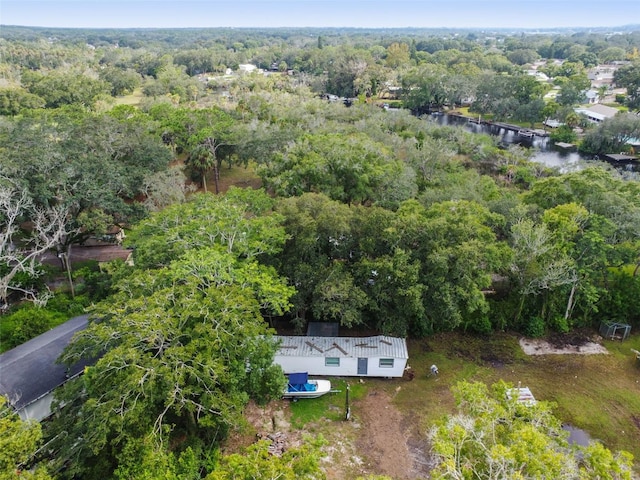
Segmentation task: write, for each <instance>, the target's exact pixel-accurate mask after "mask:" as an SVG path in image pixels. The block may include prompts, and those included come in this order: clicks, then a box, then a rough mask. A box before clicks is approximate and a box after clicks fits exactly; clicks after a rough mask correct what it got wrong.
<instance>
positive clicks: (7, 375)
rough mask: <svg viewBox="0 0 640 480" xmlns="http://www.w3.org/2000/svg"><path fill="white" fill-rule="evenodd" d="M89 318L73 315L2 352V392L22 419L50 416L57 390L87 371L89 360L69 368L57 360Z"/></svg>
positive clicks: (0, 381)
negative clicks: (66, 320)
mask: <svg viewBox="0 0 640 480" xmlns="http://www.w3.org/2000/svg"><path fill="white" fill-rule="evenodd" d="M88 318H89V316H88V315H81V316H79V317H75V318H72V319H71V320H69V321H68V322H65V323H63V324H62V325H59V326H57V327H55V328H53V329H52V330H49V331H48V332H45V333H43V334H42V335H39V336H37V337H36V338H33V339H31V340H29V341H28V342H26V343H23V344H22V345H19V346H17V347H16V348H14V349H12V350H9V351H7V352H5V353H3V354H2V355H0V395H2V396H4V397H6V398H7V400H8V404H9V405H10V406H11V407H13V409H14V410H15V411H16V412H17V413H18V415H20V418H22V419H23V420H28V419H35V420H38V421H40V420H43V419H45V418H47V417H48V416H49V415H51V402H52V401H53V392H54V390H55V389H56V388H58V387H60V386H61V385H63V384H64V383H65V382H67V381H68V380H69V379H71V378H73V377H75V376H77V375H80V374H81V373H82V372H83V371H84V367H85V366H86V365H87V363H88V362H79V363H77V364H76V365H73V366H72V367H71V368H69V369H67V367H66V366H64V365H62V364H58V363H56V360H57V359H58V357H59V356H60V354H61V353H62V351H63V350H64V348H65V347H66V346H67V345H68V344H69V342H70V341H71V338H72V337H73V335H74V334H75V333H76V332H79V331H81V330H83V329H85V328H86V327H87V325H88Z"/></svg>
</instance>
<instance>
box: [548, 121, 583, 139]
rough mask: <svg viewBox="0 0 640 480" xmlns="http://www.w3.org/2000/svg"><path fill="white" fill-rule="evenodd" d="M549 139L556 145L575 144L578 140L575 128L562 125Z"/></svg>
mask: <svg viewBox="0 0 640 480" xmlns="http://www.w3.org/2000/svg"><path fill="white" fill-rule="evenodd" d="M549 137H550V138H551V140H553V141H554V142H556V143H557V142H564V143H575V141H576V140H577V139H578V136H577V135H576V132H574V131H573V128H571V127H570V126H568V125H562V126H560V127H558V128H556V129H555V130H554V131H553V132H551V134H550V135H549Z"/></svg>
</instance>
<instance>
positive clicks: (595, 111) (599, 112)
mask: <svg viewBox="0 0 640 480" xmlns="http://www.w3.org/2000/svg"><path fill="white" fill-rule="evenodd" d="M576 113H584V114H585V115H586V116H587V118H588V119H589V120H591V121H592V122H596V123H600V122H602V121H603V120H605V119H607V118H612V117H615V116H616V114H617V113H618V110H617V109H616V108H613V107H607V106H606V105H600V104H597V105H592V106H590V107H589V108H577V109H576Z"/></svg>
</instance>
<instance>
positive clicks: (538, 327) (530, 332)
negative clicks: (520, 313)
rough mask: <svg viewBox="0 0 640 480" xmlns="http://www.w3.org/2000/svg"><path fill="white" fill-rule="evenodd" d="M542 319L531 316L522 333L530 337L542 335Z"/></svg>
mask: <svg viewBox="0 0 640 480" xmlns="http://www.w3.org/2000/svg"><path fill="white" fill-rule="evenodd" d="M544 331H545V328H544V320H543V319H542V318H540V317H531V319H530V320H529V323H528V324H527V325H525V327H524V333H525V335H527V336H528V337H531V338H540V337H542V336H544Z"/></svg>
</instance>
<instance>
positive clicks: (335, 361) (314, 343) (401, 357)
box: [274, 335, 409, 377]
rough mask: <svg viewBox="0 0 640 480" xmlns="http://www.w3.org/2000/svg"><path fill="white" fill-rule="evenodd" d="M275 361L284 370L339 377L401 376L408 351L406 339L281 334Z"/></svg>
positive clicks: (381, 336) (380, 336)
mask: <svg viewBox="0 0 640 480" xmlns="http://www.w3.org/2000/svg"><path fill="white" fill-rule="evenodd" d="M276 338H277V339H278V340H279V341H280V347H279V349H278V351H277V352H276V355H275V359H274V362H275V363H277V364H278V365H280V366H281V367H282V369H283V370H284V372H285V373H293V372H308V373H309V375H325V376H337V377H356V376H358V377H402V375H403V373H404V369H405V367H406V365H407V360H408V358H409V353H408V350H407V342H406V341H405V339H404V338H396V337H387V336H385V335H378V336H375V337H316V336H313V337H308V336H279V337H276Z"/></svg>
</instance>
